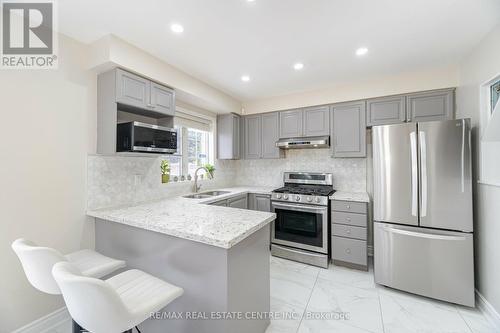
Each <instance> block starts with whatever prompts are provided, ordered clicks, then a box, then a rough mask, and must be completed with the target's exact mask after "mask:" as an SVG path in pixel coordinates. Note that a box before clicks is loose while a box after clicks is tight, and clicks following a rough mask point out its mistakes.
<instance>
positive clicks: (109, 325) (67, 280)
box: [52, 262, 184, 333]
mask: <svg viewBox="0 0 500 333" xmlns="http://www.w3.org/2000/svg"><path fill="white" fill-rule="evenodd" d="M52 275H53V276H54V279H55V280H56V282H57V284H58V285H59V288H60V289H61V291H62V295H63V297H64V301H65V302H66V306H67V307H68V310H69V313H70V314H71V317H73V318H74V319H75V320H76V321H77V322H78V323H79V324H81V325H82V326H83V327H85V328H87V329H88V330H89V331H91V332H93V333H121V332H132V329H133V328H134V327H136V326H137V325H139V324H140V323H142V322H143V321H145V320H146V319H148V318H149V317H150V316H151V313H154V312H157V311H160V310H161V309H162V308H164V307H165V306H167V305H168V304H169V303H170V302H172V301H173V300H175V299H176V298H177V297H179V296H181V295H182V294H183V293H184V290H183V289H182V288H179V287H177V286H174V285H172V284H170V283H167V282H165V281H163V280H160V279H158V278H156V277H154V276H152V275H149V274H147V273H144V272H142V271H140V270H137V269H132V270H128V271H126V272H123V273H120V274H118V275H116V276H113V277H112V278H110V279H108V280H105V281H103V280H99V279H95V278H91V277H87V276H84V275H83V274H82V273H81V272H80V271H79V270H78V269H77V268H76V267H75V266H73V265H72V264H71V263H68V262H60V263H57V264H55V265H54V268H53V269H52Z"/></svg>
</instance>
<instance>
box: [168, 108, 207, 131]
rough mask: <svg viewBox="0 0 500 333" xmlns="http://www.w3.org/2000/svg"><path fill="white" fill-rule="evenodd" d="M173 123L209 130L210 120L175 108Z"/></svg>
mask: <svg viewBox="0 0 500 333" xmlns="http://www.w3.org/2000/svg"><path fill="white" fill-rule="evenodd" d="M174 125H175V126H183V127H189V128H194V129H197V130H200V131H205V132H210V130H211V126H212V122H211V121H210V120H208V119H204V118H201V117H197V116H194V115H191V114H187V113H185V112H182V111H178V110H177V111H176V112H175V117H174Z"/></svg>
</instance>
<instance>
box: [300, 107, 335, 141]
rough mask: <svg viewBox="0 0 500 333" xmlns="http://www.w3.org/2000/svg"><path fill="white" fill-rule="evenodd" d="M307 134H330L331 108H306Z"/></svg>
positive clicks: (305, 122) (305, 127) (305, 126)
mask: <svg viewBox="0 0 500 333" xmlns="http://www.w3.org/2000/svg"><path fill="white" fill-rule="evenodd" d="M304 134H305V136H320V135H330V108H329V107H328V106H320V107H315V108H308V109H305V110H304Z"/></svg>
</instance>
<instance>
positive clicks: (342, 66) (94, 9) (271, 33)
mask: <svg viewBox="0 0 500 333" xmlns="http://www.w3.org/2000/svg"><path fill="white" fill-rule="evenodd" d="M58 10H59V30H60V31H61V32H63V33H65V34H67V35H69V36H72V37H74V38H76V39H78V40H81V41H83V42H86V43H90V42H93V41H95V40H97V39H98V38H100V37H102V36H104V35H107V34H109V33H113V34H115V35H117V36H118V37H121V38H123V39H124V40H126V41H128V42H130V43H132V44H134V45H136V46H138V47H140V48H142V49H144V50H146V51H147V52H149V53H151V54H153V55H155V56H157V57H159V58H161V59H163V60H165V61H166V62H168V63H170V64H172V65H174V66H176V67H178V68H179V69H181V70H183V71H185V72H187V73H189V74H191V75H193V76H195V77H197V78H198V79H200V80H202V81H205V82H207V83H208V84H211V85H213V86H214V87H217V88H219V89H221V90H223V91H225V92H227V93H228V94H230V95H232V96H234V97H236V98H238V99H239V100H242V101H249V100H255V99H262V98H266V97H271V96H277V95H283V94H288V93H293V92H301V91H309V90H314V89H318V88H321V87H325V86H331V85H334V84H340V83H344V82H346V81H352V80H362V79H364V78H368V77H374V76H378V75H392V74H397V73H400V72H404V71H410V70H411V71H415V70H419V69H423V68H433V67H440V66H445V65H453V64H455V63H457V61H458V60H459V59H460V58H461V57H463V56H464V55H465V54H466V53H467V52H468V51H469V50H470V49H471V48H472V47H473V46H474V45H475V44H476V43H478V42H479V41H480V40H481V38H482V37H484V35H485V34H486V33H487V32H489V31H490V30H491V29H493V27H494V26H495V25H496V24H498V23H500V0H412V1H410V0H255V1H254V2H247V0H177V1H175V0H141V1H136V0H135V1H131V0H106V1H102V0H80V1H70V0H66V1H59V2H58ZM172 22H178V23H180V24H182V25H183V26H184V29H185V30H184V32H183V33H182V34H180V35H175V34H173V33H172V32H171V31H170V28H169V27H170V24H171V23H172ZM361 46H365V47H367V48H368V49H369V53H368V54H367V55H366V56H364V57H362V58H358V57H356V56H355V55H354V52H355V50H356V49H357V48H358V47H361ZM297 61H300V62H303V63H304V65H305V67H304V69H303V70H302V71H299V72H296V71H294V70H293V68H292V66H293V64H294V63H295V62H297ZM243 74H247V75H249V76H250V77H251V81H250V82H246V83H244V82H242V81H241V80H240V77H241V76H242V75H243Z"/></svg>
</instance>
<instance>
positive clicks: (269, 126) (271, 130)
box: [262, 112, 281, 158]
mask: <svg viewBox="0 0 500 333" xmlns="http://www.w3.org/2000/svg"><path fill="white" fill-rule="evenodd" d="M278 139H279V114H278V112H273V113H266V114H263V115H262V158H280V157H281V150H280V149H279V148H277V147H276V141H278Z"/></svg>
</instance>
